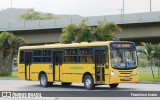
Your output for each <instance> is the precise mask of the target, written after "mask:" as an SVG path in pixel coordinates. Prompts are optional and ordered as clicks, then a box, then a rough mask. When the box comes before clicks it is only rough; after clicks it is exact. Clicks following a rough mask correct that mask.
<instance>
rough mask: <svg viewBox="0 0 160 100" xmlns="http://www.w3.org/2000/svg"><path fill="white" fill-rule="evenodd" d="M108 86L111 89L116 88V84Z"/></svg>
mask: <svg viewBox="0 0 160 100" xmlns="http://www.w3.org/2000/svg"><path fill="white" fill-rule="evenodd" d="M109 86H110V87H111V88H116V87H117V86H118V84H109Z"/></svg>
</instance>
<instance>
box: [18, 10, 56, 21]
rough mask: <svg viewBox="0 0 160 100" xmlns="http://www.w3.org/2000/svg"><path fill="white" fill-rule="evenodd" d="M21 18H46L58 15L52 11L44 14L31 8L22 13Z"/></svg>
mask: <svg viewBox="0 0 160 100" xmlns="http://www.w3.org/2000/svg"><path fill="white" fill-rule="evenodd" d="M20 18H21V19H23V20H45V19H54V18H58V17H57V16H55V15H54V14H51V13H46V14H44V15H42V14H41V13H40V12H37V11H35V10H34V9H29V10H28V11H27V12H26V13H24V14H22V15H21V16H20Z"/></svg>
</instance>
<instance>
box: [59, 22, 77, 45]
mask: <svg viewBox="0 0 160 100" xmlns="http://www.w3.org/2000/svg"><path fill="white" fill-rule="evenodd" d="M75 29H76V25H75V24H70V25H67V26H66V27H65V28H63V29H62V33H63V34H62V35H61V38H60V41H61V42H62V43H71V42H72V41H75V38H74V36H75Z"/></svg>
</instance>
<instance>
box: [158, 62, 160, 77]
mask: <svg viewBox="0 0 160 100" xmlns="http://www.w3.org/2000/svg"><path fill="white" fill-rule="evenodd" d="M159 67H160V65H159V61H158V78H159Z"/></svg>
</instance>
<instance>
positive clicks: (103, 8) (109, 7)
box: [0, 0, 160, 17]
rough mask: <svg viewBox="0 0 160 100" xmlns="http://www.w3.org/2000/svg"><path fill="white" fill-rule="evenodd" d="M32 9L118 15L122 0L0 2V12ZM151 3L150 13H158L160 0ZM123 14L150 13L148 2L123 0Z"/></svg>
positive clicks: (91, 14)
mask: <svg viewBox="0 0 160 100" xmlns="http://www.w3.org/2000/svg"><path fill="white" fill-rule="evenodd" d="M11 1H12V7H13V8H34V9H35V10H36V11H41V12H49V13H54V14H70V15H75V14H76V15H81V16H84V17H86V16H102V15H114V14H120V13H121V12H120V10H118V9H122V1H123V0H0V10H3V9H6V8H11ZM151 1H152V11H160V0H151ZM124 2H125V14H127V13H139V12H149V11H150V0H124Z"/></svg>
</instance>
